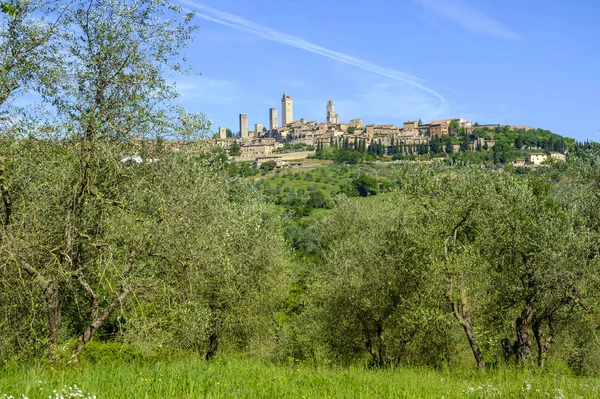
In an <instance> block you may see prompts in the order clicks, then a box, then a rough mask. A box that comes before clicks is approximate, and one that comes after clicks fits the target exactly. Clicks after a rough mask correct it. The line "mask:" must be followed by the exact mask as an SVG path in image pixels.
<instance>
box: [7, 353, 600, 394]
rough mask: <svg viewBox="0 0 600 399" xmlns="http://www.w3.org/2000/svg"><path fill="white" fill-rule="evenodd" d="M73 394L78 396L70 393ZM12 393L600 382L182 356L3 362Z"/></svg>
mask: <svg viewBox="0 0 600 399" xmlns="http://www.w3.org/2000/svg"><path fill="white" fill-rule="evenodd" d="M75 387H77V388H75ZM74 389H79V390H80V391H81V394H69V392H71V393H72V392H74V391H73V390H74ZM63 390H64V392H63ZM55 391H56V392H55ZM10 395H12V396H13V397H14V398H22V397H23V396H25V397H27V398H29V399H35V398H44V399H46V398H49V397H50V398H52V399H55V398H62V397H64V398H74V397H86V398H87V397H90V398H91V397H94V396H96V397H97V398H99V399H100V398H278V397H279V398H281V397H286V398H446V399H448V398H491V397H498V398H595V397H600V380H598V379H592V378H575V377H568V376H564V375H563V376H561V375H552V374H532V373H531V372H528V371H527V370H515V369H506V370H494V371H490V372H487V373H477V372H472V373H471V372H461V373H451V372H448V371H446V372H443V371H434V370H430V369H419V368H398V369H388V370H367V369H364V368H360V367H349V368H314V367H311V366H308V365H305V364H301V363H298V362H297V361H295V360H293V359H290V362H289V364H288V365H287V366H286V365H279V366H278V365H273V364H267V363H263V362H260V361H258V360H252V359H244V358H242V359H240V358H226V359H217V360H215V361H212V362H208V363H207V362H205V361H202V360H200V359H196V358H182V359H178V360H167V361H164V362H163V361H159V362H153V363H149V362H136V361H133V362H131V361H130V362H124V361H114V362H103V363H96V364H90V363H88V364H83V365H80V366H78V367H76V368H59V369H55V368H52V367H50V366H42V365H34V366H24V365H22V366H19V365H5V366H3V367H2V368H1V369H0V398H2V399H4V398H5V397H10ZM69 395H71V396H69ZM80 395H83V396H80Z"/></svg>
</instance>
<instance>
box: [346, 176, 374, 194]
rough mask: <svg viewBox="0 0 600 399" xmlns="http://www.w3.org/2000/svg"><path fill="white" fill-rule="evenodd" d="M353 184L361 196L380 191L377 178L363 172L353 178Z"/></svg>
mask: <svg viewBox="0 0 600 399" xmlns="http://www.w3.org/2000/svg"><path fill="white" fill-rule="evenodd" d="M352 186H353V187H354V189H355V190H356V192H357V193H358V195H360V196H361V197H368V196H370V195H376V194H377V192H378V191H379V184H378V182H377V179H375V178H373V177H370V176H367V175H365V174H361V175H359V176H358V177H356V178H355V179H354V180H352Z"/></svg>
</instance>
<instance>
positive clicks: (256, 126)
mask: <svg viewBox="0 0 600 399" xmlns="http://www.w3.org/2000/svg"><path fill="white" fill-rule="evenodd" d="M262 128H263V125H262V123H255V124H254V135H255V136H256V137H259V136H260V135H261V134H262Z"/></svg>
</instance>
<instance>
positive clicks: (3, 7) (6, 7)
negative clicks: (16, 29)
mask: <svg viewBox="0 0 600 399" xmlns="http://www.w3.org/2000/svg"><path fill="white" fill-rule="evenodd" d="M0 11H2V12H3V13H4V14H6V15H8V16H9V17H16V16H17V8H16V7H15V6H13V5H12V4H10V3H0Z"/></svg>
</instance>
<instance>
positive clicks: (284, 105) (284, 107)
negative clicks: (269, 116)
mask: <svg viewBox="0 0 600 399" xmlns="http://www.w3.org/2000/svg"><path fill="white" fill-rule="evenodd" d="M293 121H294V107H293V104H292V96H290V95H289V94H285V93H283V97H282V98H281V125H282V126H285V125H287V124H288V123H292V122H293Z"/></svg>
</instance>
